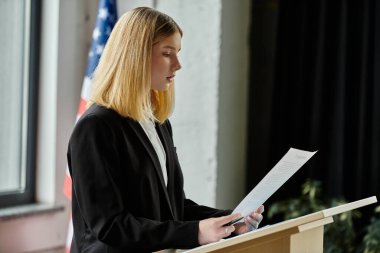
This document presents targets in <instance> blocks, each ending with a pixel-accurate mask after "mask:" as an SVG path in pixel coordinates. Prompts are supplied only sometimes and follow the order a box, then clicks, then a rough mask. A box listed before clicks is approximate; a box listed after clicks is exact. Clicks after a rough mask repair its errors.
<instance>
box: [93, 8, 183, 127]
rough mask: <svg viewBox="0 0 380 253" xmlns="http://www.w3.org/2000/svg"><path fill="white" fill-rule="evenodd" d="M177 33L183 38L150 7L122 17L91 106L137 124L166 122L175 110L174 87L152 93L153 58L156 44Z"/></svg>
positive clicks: (105, 53) (96, 81)
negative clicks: (150, 121) (116, 114)
mask: <svg viewBox="0 0 380 253" xmlns="http://www.w3.org/2000/svg"><path fill="white" fill-rule="evenodd" d="M175 32H179V33H180V34H181V36H182V30H181V28H180V27H179V26H178V24H177V23H176V22H175V21H174V20H173V19H172V18H171V17H169V16H168V15H166V14H164V13H161V12H159V11H157V10H154V9H151V8H148V7H139V8H136V9H133V10H130V11H128V12H127V13H125V14H124V15H123V16H121V17H120V19H119V20H118V22H117V23H116V25H115V27H114V28H113V31H112V33H111V35H110V37H109V38H108V41H107V44H106V46H105V48H104V51H103V53H102V56H101V58H100V61H99V64H98V66H97V68H96V70H95V72H94V76H93V80H92V82H93V83H92V85H93V88H92V95H91V98H90V100H89V103H88V106H89V105H91V104H93V103H96V104H99V105H102V106H105V107H107V108H112V109H113V110H115V111H116V112H118V113H119V114H120V115H122V116H124V117H130V118H132V119H134V120H136V121H145V120H149V119H154V120H157V121H159V122H161V123H162V122H164V121H165V120H166V119H167V118H168V117H169V116H170V115H171V113H172V111H173V108H174V85H173V84H172V85H170V86H169V88H168V89H167V90H165V91H156V90H152V89H151V54H152V47H153V44H154V43H156V42H158V41H160V40H162V39H163V38H166V37H168V36H170V35H172V34H174V33H175Z"/></svg>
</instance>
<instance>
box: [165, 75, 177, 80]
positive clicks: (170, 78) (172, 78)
mask: <svg viewBox="0 0 380 253" xmlns="http://www.w3.org/2000/svg"><path fill="white" fill-rule="evenodd" d="M174 77H175V75H172V76H168V77H166V79H167V80H168V81H169V82H172V81H173V80H174Z"/></svg>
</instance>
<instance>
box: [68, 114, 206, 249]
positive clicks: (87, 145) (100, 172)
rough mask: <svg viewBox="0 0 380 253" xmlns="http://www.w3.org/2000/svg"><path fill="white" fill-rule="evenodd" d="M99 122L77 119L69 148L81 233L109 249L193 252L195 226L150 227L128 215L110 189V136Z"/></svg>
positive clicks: (113, 160)
mask: <svg viewBox="0 0 380 253" xmlns="http://www.w3.org/2000/svg"><path fill="white" fill-rule="evenodd" d="M107 123H108V122H105V120H103V119H102V118H100V117H97V116H94V115H92V116H91V115H90V116H87V117H85V118H82V120H80V121H79V122H78V123H77V124H76V127H75V129H74V131H73V134H72V137H71V139H70V143H69V151H68V160H69V167H70V171H71V175H72V181H73V194H74V195H75V198H74V197H73V201H77V205H78V209H79V214H78V213H77V215H80V216H81V218H82V219H83V220H84V222H85V224H86V226H87V227H88V228H87V229H90V230H91V234H93V235H94V236H95V237H96V238H97V239H98V240H100V241H102V242H103V243H105V244H107V245H110V246H112V247H115V248H122V249H130V250H137V249H138V250H145V251H156V250H160V249H165V248H192V247H196V246H198V245H199V244H198V223H199V222H197V221H174V220H168V221H163V222H161V221H156V220H150V219H147V218H144V217H137V216H134V215H132V214H131V213H129V212H128V210H127V208H126V207H125V203H123V201H122V200H121V199H122V194H123V193H122V192H120V189H119V188H118V187H117V186H116V184H115V181H116V179H115V177H117V175H118V170H120V164H118V161H119V159H118V151H117V148H116V146H115V144H114V143H115V138H116V135H115V131H114V130H113V129H112V128H111V127H110V126H109V125H108V124H107Z"/></svg>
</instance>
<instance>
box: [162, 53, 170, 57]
mask: <svg viewBox="0 0 380 253" xmlns="http://www.w3.org/2000/svg"><path fill="white" fill-rule="evenodd" d="M162 55H163V56H165V57H170V53H169V52H164V53H162Z"/></svg>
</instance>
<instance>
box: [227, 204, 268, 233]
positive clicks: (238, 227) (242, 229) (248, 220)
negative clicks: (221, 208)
mask: <svg viewBox="0 0 380 253" xmlns="http://www.w3.org/2000/svg"><path fill="white" fill-rule="evenodd" d="M263 212H264V206H263V205H261V206H260V207H259V208H257V210H256V211H255V212H253V213H251V214H250V215H249V216H247V217H245V219H244V222H239V223H236V224H235V225H234V226H235V231H234V233H235V234H238V235H240V234H244V233H247V232H249V231H252V230H255V229H257V228H258V227H259V224H260V222H261V221H262V219H263V216H262V213H263Z"/></svg>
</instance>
